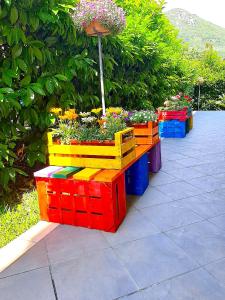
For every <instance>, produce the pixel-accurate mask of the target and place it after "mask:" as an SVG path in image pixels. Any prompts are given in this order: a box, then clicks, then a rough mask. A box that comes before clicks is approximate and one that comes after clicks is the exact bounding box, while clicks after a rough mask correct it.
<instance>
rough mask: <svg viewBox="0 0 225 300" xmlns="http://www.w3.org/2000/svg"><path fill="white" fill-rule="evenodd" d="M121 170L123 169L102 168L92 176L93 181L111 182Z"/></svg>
mask: <svg viewBox="0 0 225 300" xmlns="http://www.w3.org/2000/svg"><path fill="white" fill-rule="evenodd" d="M123 172H124V171H123V170H103V171H101V172H100V173H99V174H97V175H96V176H95V177H94V181H97V182H112V181H113V180H115V179H116V178H117V177H118V176H119V175H120V174H121V173H123Z"/></svg>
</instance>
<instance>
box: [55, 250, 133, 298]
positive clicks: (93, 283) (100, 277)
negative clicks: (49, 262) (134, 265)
mask: <svg viewBox="0 0 225 300" xmlns="http://www.w3.org/2000/svg"><path fill="white" fill-rule="evenodd" d="M52 275H53V279H54V282H55V286H56V290H57V295H58V299H59V300H74V299H79V300H90V299H93V300H94V299H98V300H112V299H116V298H119V297H122V296H125V295H127V294H130V293H132V292H135V291H137V286H136V284H135V282H134V281H133V280H132V278H131V277H130V275H129V274H128V272H127V271H126V270H125V269H124V268H123V266H122V265H121V264H120V262H119V261H118V259H117V257H116V256H115V254H114V253H113V250H112V249H107V250H103V251H99V252H98V253H97V254H94V255H89V256H81V257H80V258H79V259H75V260H72V261H69V262H64V263H60V264H56V265H54V266H53V267H52Z"/></svg>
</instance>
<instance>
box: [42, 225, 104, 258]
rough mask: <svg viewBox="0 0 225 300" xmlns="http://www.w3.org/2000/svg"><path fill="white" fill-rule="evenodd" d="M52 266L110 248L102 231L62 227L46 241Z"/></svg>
mask: <svg viewBox="0 0 225 300" xmlns="http://www.w3.org/2000/svg"><path fill="white" fill-rule="evenodd" d="M45 242H46V246H47V250H48V257H49V260H50V262H51V264H54V263H57V262H60V261H66V260H70V259H73V258H78V257H80V256H81V255H83V254H84V253H89V252H91V251H95V250H100V249H105V248H109V247H110V245H109V244H108V242H107V241H106V239H105V238H104V236H103V235H102V233H101V231H97V230H90V229H87V228H80V227H74V226H66V225H60V226H59V227H57V228H56V229H55V230H54V231H53V232H52V233H51V234H50V235H48V237H46V239H45Z"/></svg>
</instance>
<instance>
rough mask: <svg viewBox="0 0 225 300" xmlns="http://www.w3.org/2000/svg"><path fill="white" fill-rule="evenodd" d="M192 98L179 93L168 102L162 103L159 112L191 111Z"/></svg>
mask: <svg viewBox="0 0 225 300" xmlns="http://www.w3.org/2000/svg"><path fill="white" fill-rule="evenodd" d="M191 102H192V98H190V97H189V96H186V95H184V94H183V93H179V94H178V95H176V96H172V97H171V98H170V99H169V100H166V101H165V102H164V107H160V108H159V109H160V110H161V111H181V110H184V109H186V108H189V109H191Z"/></svg>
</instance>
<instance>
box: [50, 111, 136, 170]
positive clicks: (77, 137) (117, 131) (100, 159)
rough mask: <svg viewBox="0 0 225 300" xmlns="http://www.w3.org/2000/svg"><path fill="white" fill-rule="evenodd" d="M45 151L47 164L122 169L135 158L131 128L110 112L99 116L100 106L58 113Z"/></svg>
mask: <svg viewBox="0 0 225 300" xmlns="http://www.w3.org/2000/svg"><path fill="white" fill-rule="evenodd" d="M56 112H57V113H58V111H57V110H55V112H53V113H54V114H55V113H56ZM48 154H49V163H50V165H57V166H76V167H87V168H98V169H101V168H104V169H122V168H123V167H124V166H126V165H127V164H129V163H130V162H131V161H132V160H133V159H134V158H135V138H134V130H133V128H127V125H126V123H125V121H124V119H123V118H120V117H115V115H114V114H113V113H112V114H111V113H110V114H108V115H107V116H103V117H101V109H94V110H92V111H90V112H81V113H76V112H75V111H73V112H72V113H71V110H68V111H66V112H64V113H62V112H59V114H58V115H57V121H56V122H55V126H54V127H53V128H52V131H51V132H49V133H48Z"/></svg>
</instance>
